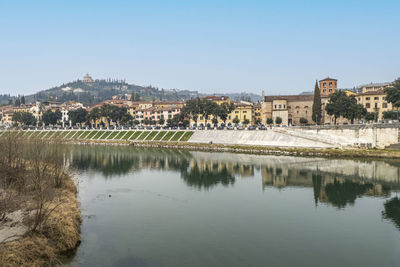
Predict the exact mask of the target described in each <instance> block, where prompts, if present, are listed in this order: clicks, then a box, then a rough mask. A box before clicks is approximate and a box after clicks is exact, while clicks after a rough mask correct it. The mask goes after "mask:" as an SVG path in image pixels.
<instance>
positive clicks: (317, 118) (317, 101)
mask: <svg viewBox="0 0 400 267" xmlns="http://www.w3.org/2000/svg"><path fill="white" fill-rule="evenodd" d="M321 107H322V104H321V94H320V91H319V87H318V81H316V82H315V88H314V101H313V107H312V120H313V121H314V122H315V123H316V124H320V123H321V120H322V108H321ZM300 123H302V122H300ZM306 123H307V122H306Z"/></svg>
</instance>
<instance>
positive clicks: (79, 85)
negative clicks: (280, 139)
mask: <svg viewBox="0 0 400 267" xmlns="http://www.w3.org/2000/svg"><path fill="white" fill-rule="evenodd" d="M86 77H89V78H90V76H88V75H87V76H85V78H86ZM85 78H84V79H85ZM133 94H134V95H137V96H139V97H140V100H149V101H151V100H161V101H186V100H189V99H191V98H196V97H204V96H207V95H209V94H203V93H199V92H198V91H190V90H179V89H160V88H157V87H153V86H140V85H135V84H128V83H126V82H125V81H124V80H113V79H102V80H92V79H91V78H90V79H89V80H76V81H72V82H69V83H65V84H62V85H60V86H55V87H52V88H50V89H47V90H42V91H39V92H37V93H35V94H32V95H28V96H25V98H26V102H27V103H31V102H35V101H47V100H52V101H58V102H66V101H78V102H82V103H84V104H85V105H94V104H96V103H99V102H102V101H104V100H107V99H111V98H112V97H113V96H116V95H118V96H121V97H122V98H123V97H124V96H125V95H133ZM215 95H225V96H228V97H229V98H231V99H232V100H234V101H240V100H246V101H249V100H250V101H252V102H258V101H260V100H261V96H260V95H257V94H253V93H227V94H215ZM11 99H14V97H11ZM1 100H2V104H5V102H8V100H6V98H5V97H4V99H1Z"/></svg>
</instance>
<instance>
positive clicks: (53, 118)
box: [42, 109, 62, 125]
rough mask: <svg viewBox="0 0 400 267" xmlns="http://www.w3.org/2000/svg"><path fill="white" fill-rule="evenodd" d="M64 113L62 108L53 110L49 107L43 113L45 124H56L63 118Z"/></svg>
mask: <svg viewBox="0 0 400 267" xmlns="http://www.w3.org/2000/svg"><path fill="white" fill-rule="evenodd" d="M61 117H62V114H61V111H60V110H56V111H55V112H53V111H52V110H50V109H48V110H46V111H45V112H44V113H43V117H42V120H43V123H44V124H45V125H50V124H51V125H56V124H57V123H58V122H59V121H60V120H61Z"/></svg>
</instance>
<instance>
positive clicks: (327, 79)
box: [320, 77, 337, 82]
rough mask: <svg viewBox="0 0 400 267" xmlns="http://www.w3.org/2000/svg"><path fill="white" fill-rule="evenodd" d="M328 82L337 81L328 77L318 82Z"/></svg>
mask: <svg viewBox="0 0 400 267" xmlns="http://www.w3.org/2000/svg"><path fill="white" fill-rule="evenodd" d="M329 80H333V81H337V80H336V79H333V78H330V77H326V78H325V79H323V80H320V82H322V81H329Z"/></svg>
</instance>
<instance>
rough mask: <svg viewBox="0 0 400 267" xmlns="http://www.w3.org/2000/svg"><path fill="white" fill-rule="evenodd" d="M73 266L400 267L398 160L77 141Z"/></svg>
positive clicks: (72, 156)
mask: <svg viewBox="0 0 400 267" xmlns="http://www.w3.org/2000/svg"><path fill="white" fill-rule="evenodd" d="M69 157H70V161H71V164H72V166H73V168H74V169H75V170H76V173H77V174H76V176H77V177H78V180H79V186H78V187H79V200H80V203H81V204H80V205H81V211H82V214H83V223H82V239H83V241H82V243H81V245H80V246H79V248H78V249H77V251H76V254H75V256H74V257H73V259H72V260H71V262H70V263H69V265H70V266H400V232H399V229H400V200H399V199H398V198H397V195H398V193H397V192H398V190H399V189H400V184H399V166H400V164H399V163H398V162H384V161H364V160H357V161H353V160H326V159H321V158H298V157H297V158H296V157H284V156H256V155H242V154H231V153H206V152H187V151H171V150H155V149H154V150H150V149H135V148H131V147H109V146H78V147H72V148H71V152H70V153H69Z"/></svg>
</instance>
